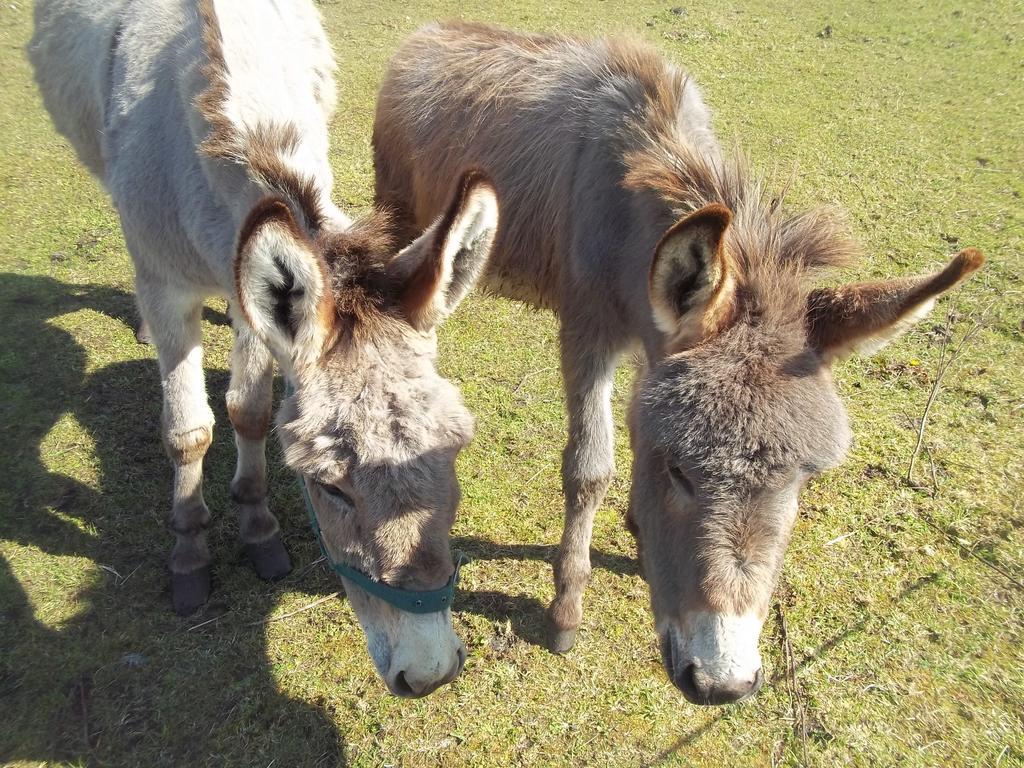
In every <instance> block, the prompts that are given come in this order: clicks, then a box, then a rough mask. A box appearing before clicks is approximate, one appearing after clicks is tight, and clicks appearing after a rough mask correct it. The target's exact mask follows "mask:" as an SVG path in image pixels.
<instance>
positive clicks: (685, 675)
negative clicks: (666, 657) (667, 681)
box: [673, 664, 707, 704]
mask: <svg viewBox="0 0 1024 768" xmlns="http://www.w3.org/2000/svg"><path fill="white" fill-rule="evenodd" d="M673 682H675V684H676V687H677V688H678V689H679V690H681V691H682V692H683V695H684V696H685V697H686V698H687V699H688V700H689V701H691V702H693V703H694V704H700V703H702V701H703V700H704V699H706V698H707V693H706V692H704V691H701V690H700V689H699V688H698V687H697V667H696V665H694V664H687V665H686V668H685V669H684V670H683V671H682V673H681V674H679V675H676V678H675V680H674V681H673Z"/></svg>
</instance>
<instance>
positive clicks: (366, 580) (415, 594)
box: [287, 384, 466, 613]
mask: <svg viewBox="0 0 1024 768" xmlns="http://www.w3.org/2000/svg"><path fill="white" fill-rule="evenodd" d="M287 389H288V394H289V395H291V394H292V392H293V390H292V387H291V385H290V384H289V385H288V387H287ZM297 477H298V481H299V488H301V489H302V498H303V499H304V500H305V502H306V511H307V512H308V513H309V524H310V527H312V529H313V533H314V534H316V540H317V542H318V543H319V544H320V551H321V552H322V553H323V555H324V559H325V560H327V562H328V564H329V565H330V566H331V570H332V571H334V572H335V573H336V574H338V575H339V576H343V577H345V578H346V579H348V580H349V581H351V582H352V583H353V584H355V585H356V586H358V587H359V588H360V589H363V590H365V591H366V592H369V593H370V594H371V595H374V596H375V597H379V598H380V599H381V600H383V601H384V602H386V603H390V604H391V605H393V606H395V608H398V609H399V610H401V611H407V612H409V613H439V612H441V611H443V610H445V609H446V608H451V607H452V601H453V600H454V599H455V583H456V582H457V581H458V580H459V569H461V568H462V564H463V563H464V562H465V561H466V556H465V555H464V554H462V552H459V551H458V550H456V551H455V570H454V571H453V572H452V577H451V578H450V579H448V583H447V584H445V585H444V586H443V587H441V588H440V589H430V590H425V591H419V590H413V589H400V588H399V587H392V586H390V585H389V584H385V583H384V582H383V581H376V580H374V579H371V578H370V577H369V576H367V575H366V574H365V573H363V572H362V571H360V570H359V569H358V568H353V567H352V566H351V565H346V564H345V563H338V562H335V560H334V558H332V557H331V556H330V554H329V553H328V552H327V546H326V545H325V544H324V535H323V532H322V531H321V530H320V522H319V521H318V520H317V519H316V512H315V511H314V510H313V501H312V499H310V498H309V489H307V488H306V481H305V480H304V479H303V478H302V476H301V475H298V476H297Z"/></svg>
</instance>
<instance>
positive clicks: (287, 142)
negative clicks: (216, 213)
mask: <svg viewBox="0 0 1024 768" xmlns="http://www.w3.org/2000/svg"><path fill="white" fill-rule="evenodd" d="M198 14H199V26H200V29H201V30H202V37H203V45H204V47H205V48H206V61H205V63H204V64H203V67H202V73H203V77H204V78H205V79H206V82H207V85H206V88H204V89H203V90H202V91H201V92H200V93H199V95H198V96H197V97H196V100H195V106H196V109H197V110H198V111H199V113H200V114H201V115H202V116H203V119H205V120H206V123H207V125H208V126H209V130H208V131H207V134H206V137H205V138H204V139H203V141H202V143H201V144H200V145H199V152H200V153H201V154H202V155H205V156H206V157H210V158H217V159H220V160H224V161H226V162H229V163H234V164H237V165H242V166H245V167H246V168H247V169H248V171H249V174H250V175H251V176H252V178H253V180H254V181H257V182H258V183H260V184H262V185H263V186H264V187H265V188H266V189H267V191H268V192H276V193H278V194H280V195H283V196H285V197H286V198H288V199H289V200H291V201H292V203H294V205H295V206H296V207H297V209H298V211H297V212H298V213H299V214H301V218H302V219H303V221H304V222H305V225H306V228H307V229H308V230H309V231H311V232H315V231H316V230H317V229H319V228H320V226H321V225H322V223H323V212H322V211H321V206H320V192H319V190H318V189H317V187H316V184H315V183H314V181H313V179H311V178H308V177H305V176H302V175H300V174H298V173H296V172H295V171H294V170H293V169H291V168H289V167H288V166H287V165H286V164H285V163H284V162H283V160H282V157H284V156H285V155H286V154H288V153H289V152H290V151H291V150H293V149H294V148H295V147H296V145H297V144H298V143H299V134H298V130H297V129H296V127H295V125H294V124H293V123H291V122H288V121H284V122H279V123H269V124H268V123H263V124H260V125H257V126H256V127H255V128H250V127H245V126H238V125H235V123H233V122H232V121H231V120H230V119H229V118H228V117H227V115H226V114H225V111H224V106H225V104H226V103H227V101H228V98H229V96H230V93H231V88H230V84H229V77H228V65H227V59H225V57H224V38H223V35H222V34H221V31H220V23H219V21H218V20H217V10H216V8H214V4H213V0H199V2H198Z"/></svg>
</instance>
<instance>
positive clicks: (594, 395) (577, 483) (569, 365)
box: [547, 330, 618, 653]
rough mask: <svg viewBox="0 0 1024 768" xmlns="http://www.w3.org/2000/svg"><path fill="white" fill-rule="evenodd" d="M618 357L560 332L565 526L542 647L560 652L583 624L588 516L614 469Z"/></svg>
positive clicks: (587, 572)
mask: <svg viewBox="0 0 1024 768" xmlns="http://www.w3.org/2000/svg"><path fill="white" fill-rule="evenodd" d="M617 358H618V355H617V354H616V353H615V352H614V351H612V350H609V349H595V348H594V347H593V342H592V341H590V340H588V341H584V342H582V344H581V341H580V339H579V338H578V337H575V338H574V337H570V336H569V335H568V334H566V333H565V332H564V330H563V333H562V376H563V378H564V380H565V392H566V406H567V408H568V412H569V441H568V444H567V445H566V447H565V451H564V452H563V454H562V491H563V493H564V494H565V527H564V529H563V531H562V541H561V544H560V545H559V548H558V553H557V555H556V556H555V563H554V571H555V599H554V600H553V601H552V602H551V605H550V606H549V607H548V613H547V633H548V638H547V639H548V647H549V648H550V649H551V650H552V651H553V652H554V653H565V652H566V651H568V650H569V649H570V648H572V646H573V644H574V643H575V642H576V630H577V628H578V627H579V625H580V622H581V621H582V620H583V590H584V588H585V587H586V585H587V582H588V581H589V580H590V538H591V533H592V531H593V528H594V513H595V512H596V511H597V507H598V505H600V503H601V500H602V499H603V498H604V494H605V491H607V490H608V485H609V483H610V482H611V479H612V473H613V472H614V470H615V457H614V446H613V434H612V411H611V394H612V381H613V378H614V375H615V363H616V360H617Z"/></svg>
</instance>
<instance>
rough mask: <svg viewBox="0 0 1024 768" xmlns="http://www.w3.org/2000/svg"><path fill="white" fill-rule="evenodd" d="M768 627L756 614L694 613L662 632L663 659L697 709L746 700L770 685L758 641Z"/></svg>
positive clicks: (664, 624) (666, 625) (668, 624)
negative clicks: (762, 662) (766, 677)
mask: <svg viewBox="0 0 1024 768" xmlns="http://www.w3.org/2000/svg"><path fill="white" fill-rule="evenodd" d="M763 623H764V622H763V621H762V620H761V619H759V618H757V617H756V616H753V615H744V616H730V615H726V614H720V613H713V612H710V611H693V612H690V613H686V614H684V615H683V617H682V619H681V620H680V621H678V622H677V621H666V622H662V623H661V625H660V626H659V628H658V636H659V638H660V639H661V657H662V660H663V661H664V663H665V670H666V671H667V672H668V676H669V678H670V679H671V680H672V682H673V683H674V684H675V686H676V687H677V688H678V689H679V690H680V691H682V692H683V695H684V696H685V697H686V700H687V701H689V702H690V703H692V704H701V705H718V704H734V703H736V702H740V701H744V700H745V699H748V698H750V697H751V696H753V695H754V694H755V693H757V692H758V691H759V690H760V689H761V686H762V685H763V683H764V673H763V672H762V669H761V654H760V653H759V652H758V647H757V646H758V638H759V637H760V634H761V625H762V624H763Z"/></svg>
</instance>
